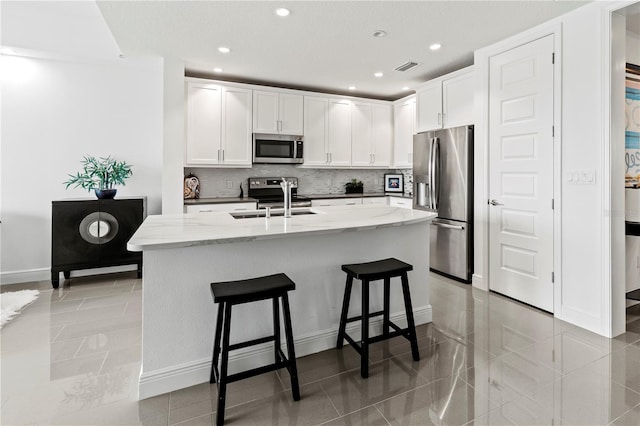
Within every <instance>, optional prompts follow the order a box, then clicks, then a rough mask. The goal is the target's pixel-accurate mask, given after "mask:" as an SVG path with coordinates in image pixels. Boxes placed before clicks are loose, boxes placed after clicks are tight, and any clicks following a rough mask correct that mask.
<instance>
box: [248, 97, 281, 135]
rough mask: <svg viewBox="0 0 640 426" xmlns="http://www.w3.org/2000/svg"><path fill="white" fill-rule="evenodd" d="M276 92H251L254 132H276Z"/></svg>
mask: <svg viewBox="0 0 640 426" xmlns="http://www.w3.org/2000/svg"><path fill="white" fill-rule="evenodd" d="M278 113H279V111H278V92H267V91H260V90H255V91H254V92H253V131H254V133H278Z"/></svg>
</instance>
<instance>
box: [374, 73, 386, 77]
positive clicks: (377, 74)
mask: <svg viewBox="0 0 640 426" xmlns="http://www.w3.org/2000/svg"><path fill="white" fill-rule="evenodd" d="M373 75H374V76H376V77H382V76H383V75H384V74H382V73H381V72H377V73H375V74H373Z"/></svg>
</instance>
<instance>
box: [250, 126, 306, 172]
mask: <svg viewBox="0 0 640 426" xmlns="http://www.w3.org/2000/svg"><path fill="white" fill-rule="evenodd" d="M253 162H254V163H263V164H302V163H304V142H303V140H302V136H294V135H268V134H263V133H254V134H253Z"/></svg>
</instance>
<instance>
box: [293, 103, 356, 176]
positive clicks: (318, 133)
mask: <svg viewBox="0 0 640 426" xmlns="http://www.w3.org/2000/svg"><path fill="white" fill-rule="evenodd" d="M351 129H352V124H351V101H350V100H348V99H332V98H325V97H319V96H318V97H315V96H305V97H304V166H306V167H328V168H331V167H350V166H351V133H352V131H351Z"/></svg>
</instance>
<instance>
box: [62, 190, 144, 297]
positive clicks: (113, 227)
mask: <svg viewBox="0 0 640 426" xmlns="http://www.w3.org/2000/svg"><path fill="white" fill-rule="evenodd" d="M146 204H147V199H146V197H141V198H118V199H113V200H98V199H92V200H60V201H53V203H52V212H51V285H52V286H53V288H58V286H59V285H60V272H63V273H64V277H65V278H69V277H70V276H71V271H72V270H79V269H89V268H101V267H107V266H120V265H131V264H136V265H137V267H138V278H141V277H142V253H140V252H130V251H127V241H129V239H130V238H131V236H132V235H133V233H134V232H135V231H136V230H137V229H138V227H139V226H140V224H141V223H142V221H143V220H144V218H145V216H146Z"/></svg>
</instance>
